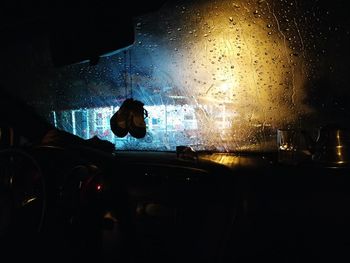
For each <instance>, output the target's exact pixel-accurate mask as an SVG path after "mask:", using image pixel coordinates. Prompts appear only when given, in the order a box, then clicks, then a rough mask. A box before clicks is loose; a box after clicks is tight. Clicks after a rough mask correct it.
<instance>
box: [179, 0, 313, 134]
mask: <svg viewBox="0 0 350 263" xmlns="http://www.w3.org/2000/svg"><path fill="white" fill-rule="evenodd" d="M269 3H271V1H262V2H261V1H249V0H248V1H247V0H237V1H235V3H234V4H232V1H219V2H216V1H215V2H214V1H207V2H204V3H202V4H201V5H199V6H198V5H196V6H195V8H193V10H191V7H189V8H188V10H190V11H189V13H191V14H194V15H193V16H191V17H190V18H188V19H187V20H188V21H186V26H187V28H189V29H191V30H192V31H191V32H192V33H191V34H188V35H185V36H183V39H182V42H183V43H187V45H186V44H184V46H183V48H182V49H181V50H179V51H181V52H178V53H179V54H181V56H180V57H179V60H180V61H179V64H180V65H181V68H183V69H186V70H174V72H177V74H178V79H180V80H182V81H183V83H182V86H183V87H187V92H188V97H194V98H196V103H199V104H202V105H212V106H216V105H218V104H225V105H226V107H225V114H226V117H225V118H226V119H227V118H230V112H232V113H233V112H235V114H232V119H231V120H229V119H228V122H229V123H231V130H232V136H233V135H234V131H237V129H238V128H239V127H242V128H241V129H243V127H244V128H245V125H246V124H247V123H249V125H252V124H256V123H267V124H268V125H273V126H276V127H277V126H280V125H281V124H285V123H287V122H293V121H295V120H297V118H298V116H299V115H300V114H303V113H306V112H309V111H310V110H311V109H309V108H308V107H307V106H305V105H304V104H303V102H302V101H303V99H304V98H305V96H306V93H305V91H304V82H305V76H306V71H307V69H306V66H305V61H304V57H303V55H302V53H303V50H302V45H303V40H302V38H301V36H300V35H298V34H297V33H295V36H296V37H295V38H294V39H295V41H294V42H293V43H292V42H291V41H290V40H289V39H288V38H287V36H286V32H284V31H283V30H282V29H281V28H280V27H281V25H280V23H281V20H282V18H281V17H278V16H277V15H276V14H277V13H275V11H274V10H273V7H272V6H271V5H270V4H269ZM192 11H193V12H192ZM260 14H261V15H260ZM291 20H292V21H293V19H292V18H291ZM300 26H301V25H300ZM290 30H292V31H294V32H299V25H298V24H297V23H296V22H295V23H293V25H292V27H291V28H290ZM193 32H195V34H193ZM188 43H190V45H188ZM293 45H294V47H293ZM292 47H293V49H292ZM295 47H296V48H295ZM233 116H234V117H233ZM205 126H206V129H207V134H208V136H209V137H208V139H210V136H217V132H218V128H219V129H220V130H221V128H222V126H218V125H215V124H213V120H212V119H210V118H209V119H208V123H207V124H206V125H205ZM245 130H246V132H243V133H241V134H238V135H236V136H237V137H236V138H238V137H247V136H248V135H249V134H248V133H249V132H250V131H247V129H245Z"/></svg>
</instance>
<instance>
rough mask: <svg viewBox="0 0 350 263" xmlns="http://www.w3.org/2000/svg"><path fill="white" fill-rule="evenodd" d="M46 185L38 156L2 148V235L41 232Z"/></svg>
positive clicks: (0, 187)
mask: <svg viewBox="0 0 350 263" xmlns="http://www.w3.org/2000/svg"><path fill="white" fill-rule="evenodd" d="M45 210H46V189H45V181H44V177H43V173H42V171H41V168H40V165H39V164H38V162H37V160H36V159H35V158H34V157H33V156H32V155H31V154H30V153H29V152H27V151H25V150H23V149H16V148H8V149H1V150H0V239H1V241H5V242H9V239H11V238H14V237H15V236H17V234H18V235H20V236H23V235H26V234H35V233H39V232H40V231H41V229H42V227H43V221H44V217H45Z"/></svg>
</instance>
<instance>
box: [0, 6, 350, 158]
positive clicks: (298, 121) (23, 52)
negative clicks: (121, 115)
mask: <svg viewBox="0 0 350 263" xmlns="http://www.w3.org/2000/svg"><path fill="white" fill-rule="evenodd" d="M134 26H135V37H136V40H135V43H134V44H133V45H132V46H130V47H128V48H126V49H123V50H120V51H119V52H116V53H115V54H111V55H108V56H105V57H102V58H101V59H100V61H99V63H98V64H97V65H95V66H92V65H89V63H78V64H74V65H69V66H66V67H63V68H52V66H51V65H50V58H49V50H48V47H47V43H46V42H45V41H42V39H39V38H33V39H31V40H30V41H31V44H30V45H27V44H28V43H27V42H17V43H16V45H14V46H11V47H8V50H3V53H5V54H4V60H5V61H9V63H8V64H7V67H3V68H2V69H1V70H2V75H3V76H4V79H3V82H4V83H5V85H3V86H5V87H8V89H9V90H10V91H12V92H14V93H16V94H19V95H20V96H21V97H22V98H25V99H26V100H27V101H28V102H29V103H30V104H31V105H34V106H35V107H36V108H37V109H38V112H40V113H41V114H42V115H44V116H45V117H46V118H47V119H48V120H49V121H50V122H51V123H53V124H54V125H55V126H56V127H58V128H61V129H64V130H66V131H68V132H71V133H73V134H76V135H78V136H80V137H82V138H85V139H88V138H91V137H93V136H95V135H96V136H98V137H100V138H101V139H106V140H109V141H111V142H113V143H115V144H116V148H117V149H120V150H159V151H168V150H170V151H173V150H175V148H176V146H178V145H190V146H192V147H193V148H194V149H196V150H212V151H219V152H230V151H245V150H254V151H255V150H257V151H266V150H267V151H268V150H271V149H275V147H276V129H277V128H283V127H287V126H293V127H295V126H297V127H302V128H305V129H314V128H317V127H319V126H320V125H323V124H326V123H329V122H340V123H344V122H345V121H346V120H347V119H348V118H349V112H350V111H349V110H350V109H349V103H348V102H349V89H348V87H347V86H348V80H349V76H348V74H347V66H346V63H347V62H348V59H349V50H348V46H349V42H350V41H349V39H350V36H349V18H348V16H347V12H346V10H345V9H344V4H343V3H341V1H335V2H332V3H328V2H326V1H316V0H314V1H297V0H285V1H277V0H236V1H226V0H222V1H209V0H201V1H170V2H167V3H166V4H165V5H164V6H163V7H161V8H160V9H159V10H158V11H155V12H152V13H149V14H145V15H142V16H138V17H135V18H134ZM26 41H27V40H26ZM13 50H16V53H15V54H16V55H15V56H11V55H9V54H13V52H12V53H11V52H9V51H13ZM28 87H29V88H28ZM130 97H132V98H135V99H137V100H140V101H142V102H143V103H144V104H145V108H146V109H147V111H148V113H149V114H148V117H147V118H146V125H147V135H146V137H145V138H143V139H136V138H133V137H132V136H130V135H127V136H126V137H124V138H118V137H116V136H114V134H113V133H112V132H111V131H110V127H109V118H110V117H111V116H112V114H113V113H114V112H116V111H117V110H118V108H119V107H120V105H121V104H122V102H123V101H124V100H125V99H126V98H130Z"/></svg>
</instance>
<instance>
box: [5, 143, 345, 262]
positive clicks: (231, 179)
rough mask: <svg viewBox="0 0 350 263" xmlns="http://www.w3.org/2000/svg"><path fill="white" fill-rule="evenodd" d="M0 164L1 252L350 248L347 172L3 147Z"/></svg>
mask: <svg viewBox="0 0 350 263" xmlns="http://www.w3.org/2000/svg"><path fill="white" fill-rule="evenodd" d="M0 160H1V168H2V170H1V180H2V181H1V187H2V190H4V189H7V190H8V191H10V190H11V193H12V195H9V196H7V198H8V199H7V200H9V199H10V198H11V197H13V199H12V201H11V203H12V204H13V207H12V208H11V209H12V210H11V209H10V210H11V211H12V212H11V213H10V212H7V213H2V221H1V222H2V223H1V230H2V232H1V233H2V236H1V238H2V239H3V240H5V239H6V242H7V244H8V250H6V251H12V252H13V250H18V249H19V248H21V249H24V250H25V251H28V253H29V254H28V255H33V257H37V256H38V253H39V252H38V244H39V247H40V251H43V250H45V251H51V252H52V253H58V252H59V253H58V255H59V256H58V258H60V259H62V260H65V259H67V258H69V259H73V260H83V259H84V260H89V259H90V260H91V259H96V260H105V261H110V260H122V261H124V262H143V261H144V260H145V259H147V260H150V261H153V262H164V261H166V262H232V261H237V262H255V261H256V260H258V259H266V260H272V261H276V262H277V261H278V262H280V261H281V260H282V261H283V260H285V259H286V260H291V261H292V262H304V261H305V262H306V261H307V260H314V259H317V260H321V261H322V260H324V259H330V258H332V259H334V258H338V257H344V256H346V255H347V254H346V251H347V250H348V248H349V247H348V242H347V237H348V234H349V233H350V228H349V226H348V224H347V220H348V218H349V217H350V211H349V208H348V204H349V202H350V194H349V191H348V186H349V183H350V181H349V180H350V179H349V177H348V172H349V170H348V169H347V168H344V169H331V168H324V167H315V166H305V167H297V166H285V165H278V164H277V163H276V162H275V156H274V155H273V154H266V153H265V154H244V153H231V154H230V153H227V154H215V153H198V155H196V156H195V158H193V156H182V155H179V154H176V153H175V152H124V151H116V152H113V153H107V152H103V151H100V150H96V149H92V148H89V147H87V148H84V147H78V148H74V147H72V146H67V147H58V146H49V145H46V146H39V147H30V148H26V149H7V150H2V151H1V155H0ZM223 160H225V161H223ZM10 168H11V169H12V170H11V169H10ZM9 171H11V172H9ZM9 182H11V185H9V184H8V183H9ZM23 182H26V183H23ZM6 183H7V184H6ZM5 192H6V191H2V193H5ZM14 193H16V195H14ZM1 201H2V204H5V203H6V202H5V201H6V200H5V199H4V195H2V199H1ZM7 210H9V209H7ZM10 210H9V211H10ZM2 211H6V206H4V205H2ZM5 214H7V215H8V218H10V217H11V218H18V220H17V219H16V220H12V219H11V220H9V219H7V220H5V219H6V216H4V215H5ZM10 226H11V228H10ZM5 229H6V231H9V230H8V229H11V231H10V232H8V233H7V235H6V233H5V232H6V231H5ZM19 236H21V239H20V240H21V242H18V240H19ZM23 237H25V238H23ZM33 240H35V241H36V242H33ZM11 255H12V257H13V255H14V254H11ZM42 259H43V260H44V259H45V257H44V256H43V255H42Z"/></svg>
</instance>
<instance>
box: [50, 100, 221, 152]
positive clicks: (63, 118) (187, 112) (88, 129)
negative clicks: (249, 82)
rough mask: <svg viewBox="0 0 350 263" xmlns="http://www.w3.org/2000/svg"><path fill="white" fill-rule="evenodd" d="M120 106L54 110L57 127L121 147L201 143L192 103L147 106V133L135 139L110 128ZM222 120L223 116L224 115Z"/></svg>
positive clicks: (156, 146) (142, 147)
mask: <svg viewBox="0 0 350 263" xmlns="http://www.w3.org/2000/svg"><path fill="white" fill-rule="evenodd" d="M118 109H119V107H113V106H110V107H100V108H84V109H75V110H66V111H57V112H52V113H53V114H52V118H53V122H54V124H55V126H56V127H57V128H59V129H62V130H65V131H68V132H70V133H72V134H74V135H77V136H79V137H81V138H84V139H89V138H91V137H93V136H98V137H99V138H100V139H104V140H108V141H110V142H112V143H114V144H115V145H116V148H117V149H120V150H130V149H134V150H135V149H136V150H155V149H156V150H175V147H176V146H177V145H192V144H198V142H199V140H198V123H197V117H196V111H198V109H196V108H194V107H193V106H190V105H158V106H148V107H147V106H145V109H146V110H147V111H148V117H147V118H146V119H145V122H146V126H147V134H146V137H145V138H142V139H136V138H133V137H132V136H130V135H129V134H128V135H127V136H126V137H124V138H119V137H116V136H115V135H114V134H113V133H112V132H111V130H110V124H109V120H110V118H111V117H112V115H113V114H114V112H116V111H117V110H118ZM221 120H222V118H221Z"/></svg>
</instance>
